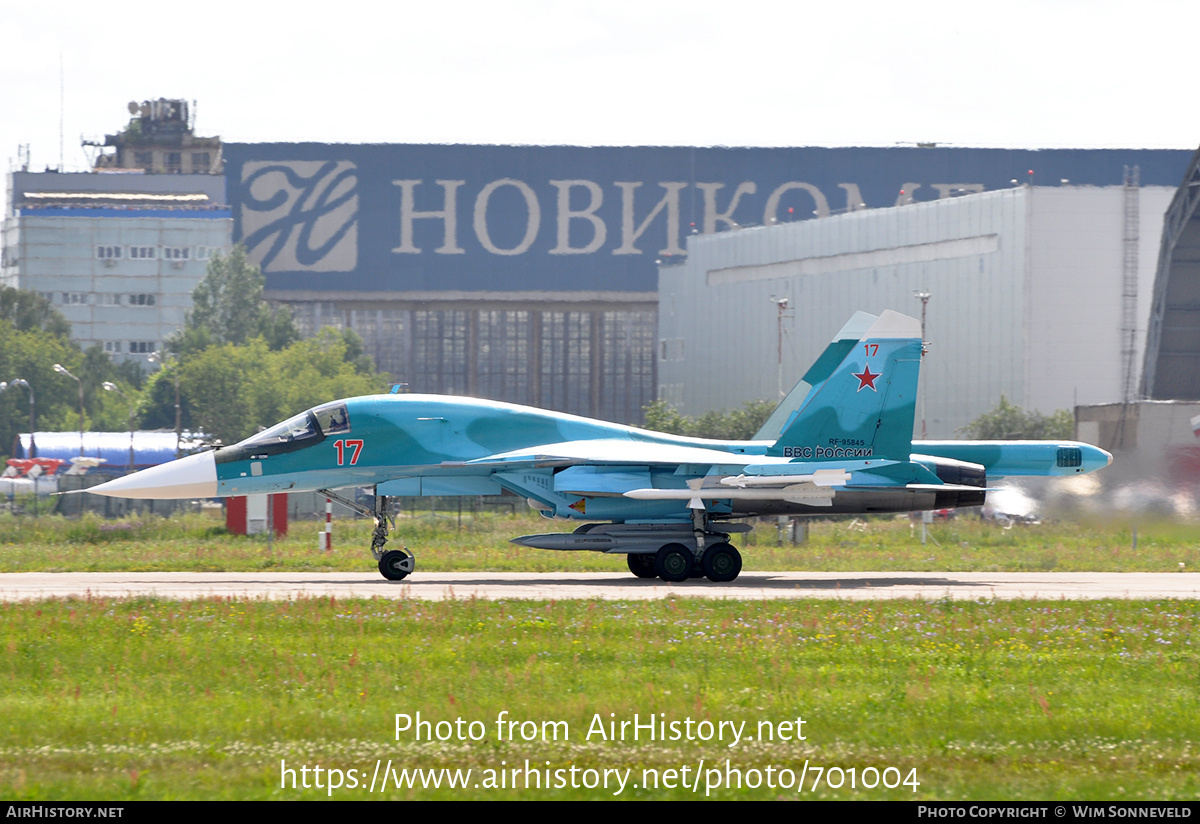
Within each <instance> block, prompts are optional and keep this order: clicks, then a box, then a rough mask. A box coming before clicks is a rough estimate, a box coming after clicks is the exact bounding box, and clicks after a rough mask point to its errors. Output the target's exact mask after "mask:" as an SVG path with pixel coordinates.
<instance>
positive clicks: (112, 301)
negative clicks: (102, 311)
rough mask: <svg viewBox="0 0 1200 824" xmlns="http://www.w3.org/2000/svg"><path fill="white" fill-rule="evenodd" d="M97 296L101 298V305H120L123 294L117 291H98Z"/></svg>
mask: <svg viewBox="0 0 1200 824" xmlns="http://www.w3.org/2000/svg"><path fill="white" fill-rule="evenodd" d="M96 297H97V298H98V299H99V301H100V305H101V306H120V305H121V295H120V294H119V293H116V292H103V293H98V294H97V295H96Z"/></svg>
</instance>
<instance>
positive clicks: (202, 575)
mask: <svg viewBox="0 0 1200 824" xmlns="http://www.w3.org/2000/svg"><path fill="white" fill-rule="evenodd" d="M671 595H675V596H682V597H698V598H721V599H731V600H764V599H768V598H838V599H847V600H867V599H877V598H888V599H890V598H921V599H926V600H935V599H939V598H952V599H957V600H971V599H993V598H1002V599H1011V598H1037V599H1041V600H1057V599H1060V598H1086V599H1096V598H1136V599H1150V598H1186V599H1196V598H1200V573H1178V572H1177V573H1158V572H1127V573H1121V572H1059V573H1038V572H1028V573H1017V572H1011V573H1000V572H926V573H920V572H743V573H742V574H741V576H740V577H739V578H738V579H737V580H736V581H734V582H732V583H728V584H714V583H711V582H710V581H707V580H705V579H703V578H698V579H694V580H691V581H687V582H684V583H682V584H667V583H663V582H662V581H660V580H658V579H649V580H647V579H639V578H634V577H633V576H631V575H628V574H617V573H610V572H557V573H555V572H510V573H499V572H421V571H420V570H418V571H417V572H416V573H415V574H414V575H413V576H411V577H409V578H407V579H405V580H404V581H399V582H393V581H386V580H384V579H383V578H382V577H380V576H379V575H378V574H377V573H373V572H361V573H359V572H62V573H53V572H20V573H2V574H0V601H26V600H41V599H46V598H68V597H74V598H128V597H147V596H150V597H158V598H177V599H191V598H261V599H268V600H287V599H298V598H328V597H335V598H397V599H404V598H412V599H417V600H433V601H438V600H446V599H455V598H456V599H466V598H486V599H493V600H494V599H500V598H506V599H512V598H542V599H560V600H561V599H564V598H602V599H605V600H618V599H623V600H647V599H652V598H666V597H668V596H671Z"/></svg>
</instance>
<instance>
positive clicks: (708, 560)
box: [700, 543, 742, 583]
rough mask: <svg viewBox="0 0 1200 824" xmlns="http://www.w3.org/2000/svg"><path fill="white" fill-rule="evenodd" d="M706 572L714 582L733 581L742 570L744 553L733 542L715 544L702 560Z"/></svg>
mask: <svg viewBox="0 0 1200 824" xmlns="http://www.w3.org/2000/svg"><path fill="white" fill-rule="evenodd" d="M700 566H702V567H704V574H705V575H706V576H708V580H710V581H713V582H714V583H723V582H725V581H732V580H733V579H734V578H736V577H738V573H740V572H741V571H742V555H741V553H740V552H738V551H737V550H736V549H735V548H734V547H733V545H732V544H726V543H720V544H713V545H712V546H710V547H709V548H708V549H706V550H704V557H703V558H702V559H701V560H700Z"/></svg>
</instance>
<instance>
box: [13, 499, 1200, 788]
mask: <svg viewBox="0 0 1200 824" xmlns="http://www.w3.org/2000/svg"><path fill="white" fill-rule="evenodd" d="M567 527H568V525H566V524H549V523H547V522H546V521H543V520H541V519H537V518H531V517H527V516H521V517H513V516H500V515H491V514H483V515H479V516H477V517H466V518H465V519H464V523H463V527H462V529H459V528H458V526H457V519H445V518H430V517H428V516H425V517H420V518H412V519H405V520H403V521H402V522H401V524H400V529H399V532H398V535H399V536H400V538H401V540H402V541H403V542H404V543H407V544H408V545H409V546H410V547H411V548H413V549H414V550H415V551H417V553H418V563H419V569H420V568H425V569H437V570H505V569H528V570H539V569H541V570H555V569H561V570H585V569H619V568H622V567H623V560H622V559H621V558H619V557H617V558H608V557H604V556H597V555H591V554H584V553H558V552H543V551H538V550H527V549H521V548H517V547H514V546H512V545H510V544H508V543H507V539H508V538H509V537H512V536H514V535H518V534H522V533H527V532H534V531H550V530H552V529H555V528H563V529H565V528H567ZM315 531H316V525H315V524H312V523H306V524H298V525H297V524H293V532H292V535H291V536H290V537H288V538H287V539H283V540H276V541H274V542H273V543H272V544H271V545H270V546H268V543H267V542H266V540H265V539H260V538H244V537H235V536H230V535H226V534H225V533H224V530H223V528H221V526H220V524H219V522H218V521H214V520H213V519H212V518H210V517H208V516H204V515H190V516H186V517H183V518H179V519H172V520H169V521H167V520H161V519H155V518H147V519H144V520H141V521H137V522H128V523H109V522H104V521H100V520H93V519H88V518H84V519H81V520H75V521H65V520H63V519H56V518H41V519H36V520H35V519H32V518H16V517H12V516H0V571H5V572H15V571H33V570H55V569H64V570H65V569H94V570H179V569H183V570H187V569H194V570H262V569H281V570H302V569H312V570H320V569H354V570H368V569H371V568H372V562H371V560H370V558H369V556H368V555H367V553H366V551H365V548H364V547H365V544H366V541H367V535H368V529H367V525H366V524H364V523H363V522H342V523H339V524H338V525H337V528H336V530H335V546H336V549H335V551H334V552H333V553H328V554H322V553H318V552H317V551H316V550H315V549H314V544H315V540H314V538H315ZM919 533H920V530H919V526H918V527H916V528H915V529H914V528H913V527H911V525H910V524H909V523H907V522H906V521H896V520H892V519H885V520H877V521H867V522H857V521H849V520H843V521H837V522H828V523H817V524H814V525H813V526H812V528H811V531H810V535H809V540H808V542H807V543H806V544H804V545H800V546H795V547H792V546H787V547H776V546H775V545H774V533H773V530H771V529H770V528H769V526H767V527H766V528H762V529H759V530H756V533H752V535H753V536H754V537H753V538H752V539H751V540H750V541H745V540H743V541H739V544H740V545H741V547H742V549H743V554H744V556H745V558H746V565H747V568H750V569H766V570H771V569H814V570H846V571H856V570H1122V571H1133V570H1139V571H1140V570H1163V569H1178V568H1180V567H1179V565H1180V564H1183V565H1184V568H1185V569H1190V568H1194V567H1195V566H1196V564H1197V563H1200V558H1198V557H1197V550H1198V547H1200V540H1197V538H1198V537H1200V536H1198V530H1197V528H1196V527H1195V526H1187V525H1172V524H1167V523H1158V524H1153V523H1150V524H1141V525H1139V526H1138V528H1137V547H1136V549H1135V548H1134V534H1133V530H1132V528H1131V525H1130V524H1120V523H1114V524H1095V523H1092V524H1090V525H1085V526H1081V525H1078V524H1043V525H1039V526H1035V527H1023V528H1022V527H1017V528H1013V529H1008V530H1005V529H1002V528H999V527H996V526H994V525H990V524H983V523H980V522H978V521H976V520H974V519H961V520H958V521H952V522H948V523H939V524H934V525H932V526H931V528H930V538H931V540H930V542H929V543H928V544H927V545H925V546H922V545H921V544H920V541H919ZM418 571H419V570H418ZM1198 619H1200V604H1198V603H1196V602H1168V601H1159V602H1123V601H1122V602H1076V601H1056V602H1053V603H1045V602H1042V603H1036V602H1000V601H986V600H981V601H979V602H967V603H963V602H943V601H935V602H877V603H861V602H856V603H848V602H836V601H834V602H830V601H821V602H792V601H789V602H782V601H776V602H770V601H768V602H758V603H752V602H736V603H734V602H713V601H699V600H691V599H687V598H672V599H669V600H666V601H661V602H638V603H622V602H587V601H550V602H544V601H541V602H527V601H521V602H507V603H506V602H482V601H473V600H466V601H463V600H460V601H451V602H444V603H428V602H416V601H406V600H400V601H393V600H387V601H385V600H374V601H345V602H343V601H333V600H329V599H311V600H302V601H296V602H290V603H268V602H264V601H224V600H208V601H192V602H173V601H163V600H132V599H131V600H74V601H47V602H39V603H27V604H3V605H0V797H3V798H9V799H30V800H70V799H113V800H121V799H158V798H165V799H175V798H228V799H265V798H280V799H291V798H328V797H332V798H334V799H366V798H372V797H373V798H379V799H394V798H492V799H500V798H505V799H507V798H610V797H618V798H695V797H704V796H705V795H706V792H707V794H708V797H716V798H795V797H801V798H812V797H816V798H839V799H858V798H895V799H993V800H994V799H1005V800H1007V799H1093V800H1094V799H1126V800H1128V799H1196V798H1200V769H1198V768H1200V745H1198V744H1197V743H1196V742H1197V741H1200V657H1198V656H1197V646H1198V645H1200V620H1198ZM418 712H419V713H420V714H421V719H422V720H424V721H427V722H432V724H433V725H432V726H430V727H429V728H428V730H427V731H426V734H425V735H424V737H425V738H427V739H429V738H432V739H433V740H416V738H415V737H414V733H413V731H412V730H411V729H410V730H406V731H404V732H401V733H400V735H399V738H398V739H397V734H396V729H395V727H396V720H395V716H396V714H397V713H400V714H405V715H408V716H411V717H414V719H415V715H416V713H418ZM502 713H507V715H504V716H503V718H504V719H506V720H508V721H515V722H531V723H529V724H526V725H525V726H521V725H520V724H519V723H518V725H517V726H516V727H514V728H512V729H511V730H510V731H509V734H508V735H505V736H501V734H500V733H501V732H502V731H503V728H502V727H501V728H498V727H497V725H496V722H497V719H498V718H499V717H501V714H502ZM635 714H637V720H638V721H639V722H640V723H642V724H643V725H644V724H645V722H646V719H647V717H654V718H656V719H657V720H658V721H660V722H662V723H664V724H667V725H668V727H667V731H668V732H669V731H670V730H671V728H670V726H669V725H670V724H672V723H675V724H676V725H678V729H679V730H680V732H681V733H685V732H690V733H692V738H691V739H690V740H689V739H688V738H687V737H686V735H681V736H680V737H679V738H678V739H674V740H666V741H663V740H661V739H657V737H656V740H654V741H647V740H646V732H645V728H644V727H643V732H642V733H641V734H640V738H639V740H637V741H631V740H628V739H629V737H630V736H631V735H632V729H633V728H632V727H631V726H629V724H630V722H633V721H634V715H635ZM800 718H803V719H804V722H805V723H804V725H803V726H802V727H801V726H799V725H798V724H797V723H796V722H797V720H798V719H800ZM458 719H461V720H462V724H461V725H460V726H458V727H454V726H452V724H453V722H455V721H456V720H458ZM689 720H690V722H691V726H688V722H689ZM438 722H447V723H444V724H442V725H441V726H440V727H439V726H437V723H438ZM471 722H475V725H474V726H470V724H471ZM609 722H612V723H614V724H615V725H616V727H615V730H616V731H618V732H619V730H620V724H621V722H626V740H623V741H622V740H605V739H604V738H602V737H600V736H599V735H598V734H597V731H596V727H595V726H594V725H595V724H597V723H602V724H604V725H607V724H608V723H609ZM723 722H724V726H722V723H723ZM705 724H707V725H709V726H705ZM739 724H744V726H742V727H738V726H737V725H739ZM547 725H548V726H547ZM555 725H557V726H555ZM735 729H736V730H740V735H741V738H740V740H738V742H737V743H736V744H735V745H733V746H729V744H730V743H731V741H730V735H732V734H733V731H734V730H735ZM589 730H590V731H591V732H592V735H590V736H589V735H588V733H589ZM605 730H606V731H607V730H608V728H607V726H605ZM718 730H719V731H720V732H721V734H722V739H721V740H716V739H714V740H708V741H705V740H700V737H701V735H702V733H704V732H705V731H708V732H709V733H710V734H712V735H715V733H716V731H718ZM522 731H525V732H526V733H529V734H531V736H532V738H533V739H534V740H523V739H522V738H521V733H522ZM552 732H557V733H559V737H558V739H557V740H554V739H553V737H551V738H550V740H543V737H545V736H550V733H552ZM564 732H565V733H566V735H567V737H566V738H565V739H564V737H563V733H564ZM768 732H770V733H771V734H772V735H773V737H774V740H761V739H762V738H763V737H765V736H767V734H768ZM439 733H444V734H445V735H442V736H440V737H439ZM801 733H802V734H803V735H804V736H805V738H804V739H803V740H801V739H799V737H798V735H799V734H801ZM472 734H475V735H477V736H478V740H471V735H472ZM446 736H448V737H446ZM751 737H752V738H753V740H750V738H751ZM440 738H446V740H440ZM460 738H465V739H466V740H460ZM526 761H528V762H529V767H530V769H532V770H533V771H534V772H535V773H536V775H537V781H538V784H539V785H540V786H537V787H533V786H532V783H533V780H534V774H532V773H531V774H526V773H525V772H524V769H525V766H526ZM806 765H807V766H806ZM317 766H320V767H321V768H322V771H323V772H322V774H321V786H320V788H318V787H317V786H316V785H317V782H318V779H317V775H316V773H315V768H316V767H317ZM389 767H390V770H389V769H388V768H389ZM514 768H517V769H519V770H521V771H522V772H520V773H517V774H516V775H514V774H513V773H512V772H511V770H512V769H514ZM830 768H832V769H833V771H832V772H829V770H830ZM330 769H333V770H335V772H334V773H332V774H331V773H329V772H328V770H330ZM414 769H422V770H434V771H440V770H443V769H449V770H450V771H451V773H449V774H446V773H442V772H429V773H423V774H422V775H420V776H417V775H415V774H413V773H411V772H410V773H404V772H403V770H414ZM818 769H819V770H820V771H821V772H820V773H818ZM287 770H291V771H292V772H291V773H289V772H287ZM351 770H353V771H354V772H353V773H352V772H350V771H351ZM455 770H457V771H459V773H458V774H457V777H458V778H462V779H464V780H465V783H466V786H465V787H456V788H450V787H448V786H447V782H448V781H449V780H450V778H451V777H452V776H453V775H454V772H453V771H455ZM466 770H471V774H470V777H469V778H466V776H465V771H466ZM489 770H490V771H491V772H488V771H489ZM714 770H715V771H716V772H713V771H714ZM589 771H590V772H589ZM605 771H607V772H605ZM380 774H383V775H384V776H385V777H386V778H387V779H388V780H387V781H386V782H385V781H384V780H383V779H381V778H380V777H379V776H380ZM331 776H332V777H335V780H334V783H338V784H340V785H341V786H340V787H338V788H336V789H333V790H332V791H331V790H330V789H329V786H328V785H329V783H330V781H331ZM434 778H436V779H437V780H439V781H441V782H442V786H441V787H440V788H437V789H435V788H432V787H428V788H423V787H422V781H425V782H431V781H433V780H434ZM801 778H802V779H803V784H804V790H803V792H797V790H796V787H795V785H796V783H797V782H798V781H799V780H801ZM306 780H307V782H308V783H309V784H310V786H309V787H308V788H307V789H305V788H304V786H303V784H304V782H305V781H306ZM456 780H457V779H456ZM605 780H607V782H608V785H607V786H605V783H604V782H605ZM281 782H283V783H286V784H287V787H286V788H281ZM372 782H374V783H375V784H376V789H375V791H374V792H371V791H370V790H369V787H370V785H371V784H372ZM489 782H490V783H491V784H493V785H495V786H489ZM514 782H515V784H516V787H517V789H513V785H514ZM526 782H528V783H529V784H530V785H531V787H530V788H529V789H526ZM622 782H623V783H622ZM739 782H740V784H741V786H740V787H739V786H733V787H731V786H729V785H730V784H731V783H732V784H735V785H736V784H738V783H739ZM292 783H294V784H295V785H296V787H295V789H293V788H292ZM385 783H386V789H384V784H385ZM410 783H411V784H412V785H413V786H409V784H410ZM397 784H399V785H401V786H397ZM476 784H478V785H479V786H478V787H476V786H475V785H476ZM560 784H562V785H563V786H559V785H560ZM647 784H649V785H650V786H649V787H647ZM685 784H686V785H688V786H687V787H685V786H683V785H685ZM351 785H354V786H351ZM547 785H549V786H547ZM573 785H579V786H573ZM593 785H596V786H593ZM634 785H637V786H636V788H635V786H634ZM839 785H840V786H839Z"/></svg>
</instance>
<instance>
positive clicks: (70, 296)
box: [62, 292, 91, 306]
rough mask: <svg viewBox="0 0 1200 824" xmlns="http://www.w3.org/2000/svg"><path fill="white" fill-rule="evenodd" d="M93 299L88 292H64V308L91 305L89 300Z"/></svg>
mask: <svg viewBox="0 0 1200 824" xmlns="http://www.w3.org/2000/svg"><path fill="white" fill-rule="evenodd" d="M89 297H91V296H90V295H89V294H88V293H87V292H63V293H62V302H63V305H64V306H80V305H86V304H88V303H91V301H90V300H89V299H88V298H89Z"/></svg>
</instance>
